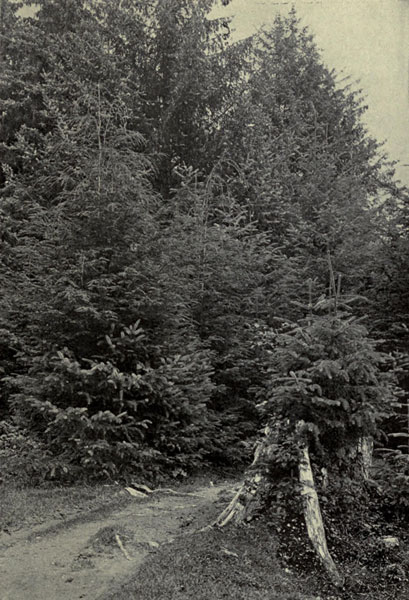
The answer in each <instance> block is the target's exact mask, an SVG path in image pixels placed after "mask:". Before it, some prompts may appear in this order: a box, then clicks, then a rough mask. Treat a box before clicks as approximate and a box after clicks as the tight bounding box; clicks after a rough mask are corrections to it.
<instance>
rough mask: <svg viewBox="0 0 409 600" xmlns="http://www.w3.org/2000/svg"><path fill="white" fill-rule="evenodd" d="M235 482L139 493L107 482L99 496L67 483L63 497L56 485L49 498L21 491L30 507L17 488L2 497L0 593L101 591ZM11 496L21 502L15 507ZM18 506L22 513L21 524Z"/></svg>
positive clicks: (40, 598)
mask: <svg viewBox="0 0 409 600" xmlns="http://www.w3.org/2000/svg"><path fill="white" fill-rule="evenodd" d="M232 487H233V484H232V482H224V483H218V484H215V485H207V486H206V487H198V488H195V489H194V491H191V492H188V491H185V490H183V489H176V490H175V493H165V492H158V493H155V494H153V495H149V496H147V497H145V498H142V497H133V496H131V495H130V494H129V492H128V491H126V489H124V488H122V490H118V489H117V488H116V489H115V488H113V487H112V486H109V487H107V488H106V489H100V490H99V491H100V492H101V495H102V500H101V499H98V498H97V494H96V493H95V492H94V494H93V495H92V497H91V496H89V494H88V495H87V494H86V493H85V494H83V495H82V496H81V495H80V493H79V492H78V490H76V489H74V490H73V491H70V490H69V489H68V490H66V500H65V501H64V499H63V498H61V494H60V497H59V498H56V494H55V493H53V491H52V490H51V491H50V492H49V493H48V494H49V497H51V500H50V502H48V499H47V496H46V495H45V497H44V494H40V496H39V494H38V492H37V493H35V492H33V498H32V502H30V498H27V492H22V495H23V497H24V495H26V498H25V502H26V506H24V501H23V500H22V499H19V498H18V496H19V494H18V491H17V490H15V491H14V494H13V496H12V497H11V498H10V497H9V498H8V499H6V498H5V497H2V498H1V501H2V507H3V510H2V513H3V514H1V513H0V517H2V519H1V521H0V525H2V527H0V530H1V529H3V531H2V532H1V533H0V582H1V587H0V600H23V599H24V600H25V599H26V598H30V600H76V599H80V598H83V599H86V600H94V599H96V598H99V597H100V596H101V595H102V594H103V593H104V592H105V591H106V590H107V588H108V587H109V586H110V585H111V584H112V583H113V581H115V582H118V580H122V579H124V578H125V579H126V578H127V577H129V576H130V575H131V574H134V572H135V569H136V568H137V567H138V565H140V564H141V563H142V561H143V560H144V559H145V558H146V557H147V556H148V555H149V554H150V553H154V552H156V551H157V550H158V549H159V548H160V547H161V546H163V545H166V544H170V543H171V542H173V540H174V538H175V537H177V536H180V535H184V533H185V532H186V531H188V530H189V525H191V523H192V522H193V521H194V520H195V522H197V520H198V519H199V518H203V517H204V515H205V514H206V510H207V509H208V508H209V506H210V505H212V504H213V503H214V502H215V501H217V499H218V497H219V495H220V494H221V493H222V494H223V493H227V494H229V493H230V490H231V489H232ZM187 489H189V488H187ZM60 491H61V490H60ZM43 492H44V490H43ZM46 493H47V492H46V491H45V494H46ZM110 495H111V501H109V498H110ZM52 496H54V498H52ZM73 498H74V499H75V501H73ZM13 499H14V502H15V503H16V504H18V503H19V502H20V506H19V507H18V509H16V507H13V506H12V505H13ZM84 502H85V504H86V506H87V508H88V510H85V511H84V506H83V505H84ZM101 502H102V503H101ZM6 503H7V504H8V506H6ZM51 505H52V506H53V509H52V512H50V506H51ZM33 507H34V508H35V507H36V510H34V511H33ZM90 507H92V508H91V510H90ZM24 509H26V510H24ZM18 512H20V513H21V514H22V516H23V517H24V521H23V523H21V522H20V528H18V526H19V525H18V522H17V513H18ZM33 512H34V514H33ZM47 512H48V518H47ZM50 514H51V515H52V518H50ZM36 521H37V522H38V521H42V522H41V524H40V525H38V524H37V525H36V524H35V523H36ZM204 524H205V523H204ZM21 525H23V526H21Z"/></svg>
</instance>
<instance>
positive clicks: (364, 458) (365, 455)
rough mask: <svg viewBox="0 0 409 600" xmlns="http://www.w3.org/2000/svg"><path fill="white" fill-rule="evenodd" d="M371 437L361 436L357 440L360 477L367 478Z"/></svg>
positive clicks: (371, 450)
mask: <svg viewBox="0 0 409 600" xmlns="http://www.w3.org/2000/svg"><path fill="white" fill-rule="evenodd" d="M372 454H373V439H372V437H370V436H366V437H361V438H360V439H359V442H358V461H359V466H360V471H361V475H362V477H363V478H364V479H365V480H367V479H369V475H370V471H371V467H372Z"/></svg>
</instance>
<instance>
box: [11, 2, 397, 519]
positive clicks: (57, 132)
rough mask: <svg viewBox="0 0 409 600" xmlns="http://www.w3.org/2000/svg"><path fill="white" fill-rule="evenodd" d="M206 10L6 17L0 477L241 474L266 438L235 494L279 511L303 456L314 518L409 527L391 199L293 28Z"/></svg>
mask: <svg viewBox="0 0 409 600" xmlns="http://www.w3.org/2000/svg"><path fill="white" fill-rule="evenodd" d="M32 4H35V5H36V8H37V10H36V12H35V13H34V15H33V16H32V17H25V18H23V17H22V16H21V12H20V11H21V8H22V7H24V6H25V7H27V6H31V5H32ZM213 5H214V2H213V0H178V1H177V2H175V1H174V0H138V1H133V0H122V1H120V2H113V1H112V0H58V1H57V0H37V1H36V2H35V3H33V2H31V1H29V0H25V1H23V2H18V3H15V2H10V1H7V0H3V1H2V2H1V3H0V6H1V15H0V19H1V20H0V36H1V37H0V66H1V73H0V82H1V85H0V119H1V128H0V194H1V195H0V245H1V255H0V276H1V296H0V333H1V337H0V377H1V390H0V419H1V421H0V452H1V453H2V455H4V456H7V457H8V458H7V461H4V465H3V466H0V469H1V470H2V472H1V475H2V477H3V478H4V479H5V480H7V479H8V478H13V477H20V478H23V479H24V478H25V480H29V481H30V482H31V483H33V482H36V483H42V482H44V481H50V480H54V481H59V482H64V483H70V482H72V481H78V480H84V481H94V480H101V479H109V478H114V479H123V480H126V479H127V477H130V476H133V475H135V474H138V475H139V476H140V477H143V478H145V479H146V480H148V481H149V480H158V479H160V478H161V477H164V476H168V477H169V476H171V477H175V478H183V477H186V476H187V475H190V474H192V473H195V472H198V471H203V470H205V469H210V468H211V469H221V468H223V469H227V468H229V469H241V470H244V469H245V467H246V466H247V465H248V464H249V463H250V462H251V460H252V455H253V451H254V446H255V443H256V442H257V440H260V439H261V440H262V441H261V446H260V442H259V446H258V447H259V449H260V447H261V450H262V451H261V452H259V454H258V462H257V461H255V464H256V467H257V468H256V471H257V473H256V476H255V475H254V468H253V470H250V475H249V479H248V481H247V490H245V492H243V495H242V496H243V497H246V494H247V495H248V494H250V495H251V496H252V497H253V498H254V497H255V494H253V492H254V491H255V490H253V489H252V490H251V491H250V492H249V488H251V486H253V484H254V480H255V479H254V478H255V477H256V478H258V479H257V486H258V487H260V481H261V482H262V483H263V493H264V496H266V495H267V496H268V503H270V504H271V503H274V504H275V506H281V507H283V506H284V507H285V506H287V507H288V494H289V493H290V492H289V490H291V489H293V488H292V487H291V486H292V485H293V484H294V479H296V478H295V476H294V469H295V467H296V465H297V460H298V458H297V457H299V452H300V449H301V451H304V450H305V449H306V448H308V451H309V455H310V458H311V462H312V465H313V470H314V472H315V473H316V474H318V475H319V474H320V473H322V469H324V470H328V472H329V474H330V476H329V480H328V481H329V482H327V481H326V476H325V477H324V476H320V477H317V486H318V485H321V486H324V487H325V486H326V485H329V486H332V489H331V492H330V493H326V496H327V501H326V505H325V507H324V509H323V510H324V512H325V514H326V515H327V516H328V515H333V514H334V513H335V511H336V506H335V500H334V499H335V498H338V499H339V498H340V497H341V498H342V499H343V502H344V503H345V505H347V504H348V502H349V505H348V506H347V507H346V508H348V510H349V509H351V511H352V512H353V513H354V514H355V518H356V507H355V505H354V502H357V498H359V499H360V502H361V506H362V505H363V504H364V500H363V498H364V497H365V498H366V500H365V502H367V505H368V506H369V505H370V506H372V505H371V504H370V503H371V502H373V498H374V496H376V497H377V498H378V501H379V502H378V505H380V510H381V511H383V514H385V513H386V512H387V513H388V515H389V517H390V518H392V517H391V515H390V513H393V516H394V518H395V517H396V518H407V516H408V514H409V474H408V463H407V449H408V439H409V430H408V418H407V405H406V392H405V389H407V388H408V385H409V384H408V381H409V373H408V370H407V369H408V367H409V360H408V358H409V357H408V353H407V348H408V344H409V329H408V328H409V275H408V264H409V229H408V223H409V221H408V218H409V215H408V209H409V202H408V194H407V190H406V189H405V187H404V186H403V185H401V184H400V183H399V181H397V180H396V179H395V177H394V165H393V163H392V162H391V161H389V159H388V157H387V156H385V155H384V154H383V151H382V146H381V145H380V144H378V143H377V142H376V141H375V140H374V139H372V138H371V137H370V135H369V134H368V132H367V131H366V129H365V126H364V125H363V122H362V119H361V117H362V115H363V113H364V112H365V105H364V101H363V99H362V97H361V95H360V92H359V91H356V90H355V88H354V86H353V85H351V83H350V82H349V81H348V80H345V79H344V80H343V81H341V80H340V79H339V78H338V77H337V74H336V73H334V72H331V71H330V70H328V68H327V67H326V66H325V65H324V63H323V62H322V60H321V57H320V54H319V52H318V50H317V48H316V46H315V44H314V40H313V37H312V35H311V33H310V32H309V31H308V30H307V29H305V28H303V26H302V25H301V24H300V22H299V21H298V19H297V16H296V14H295V13H294V12H292V13H291V14H290V16H289V17H288V18H281V17H280V18H277V19H276V21H275V24H274V26H273V27H272V28H271V29H269V30H268V29H267V30H264V31H262V32H260V33H259V34H257V35H255V36H253V37H251V38H248V39H245V40H242V41H239V42H234V40H232V37H231V32H230V24H229V22H228V21H226V20H225V19H212V18H211V17H210V13H211V9H212V6H213ZM263 431H265V434H264V438H262V432H263ZM368 440H369V441H368ZM364 441H365V443H367V445H368V446H370V447H371V454H372V445H374V459H373V460H374V464H375V465H376V477H375V476H373V477H372V476H371V478H369V479H368V477H364V476H363V475H362V473H358V471H360V469H359V468H357V464H358V463H359V462H360V461H359V460H358V459H357V457H358V455H359V452H360V451H359V448H362V444H363V442H364ZM260 456H261V457H262V458H261V459H260ZM253 467H254V465H253ZM364 467H365V465H364ZM364 467H363V471H365V468H366V467H365V468H364ZM363 479H368V481H369V483H365V484H364V482H363ZM375 479H376V481H375ZM249 482H250V483H249ZM272 482H273V483H274V485H273V486H272V487H273V489H274V492H273V493H271V492H270V493H269V494H266V493H265V490H266V488H267V487H268V486H269V485H270V486H271V485H272ZM341 488H342V489H341ZM346 489H348V490H349V491H348V493H346V492H345V490H346ZM256 495H257V497H258V496H259V494H256ZM261 495H263V494H261ZM368 498H369V499H368ZM354 499H355V500H354ZM265 502H266V499H265V498H264V497H263V503H265ZM258 503H259V502H258ZM236 507H237V504H236V506H235V507H234V506H233V507H232V510H233V511H235V510H236ZM291 510H295V507H294V506H292V508H291ZM371 510H372V509H371ZM287 512H288V511H287ZM246 518H247V516H246Z"/></svg>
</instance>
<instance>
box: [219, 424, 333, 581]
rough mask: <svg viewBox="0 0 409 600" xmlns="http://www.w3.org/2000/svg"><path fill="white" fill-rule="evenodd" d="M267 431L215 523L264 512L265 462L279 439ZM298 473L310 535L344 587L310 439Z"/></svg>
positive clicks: (328, 569) (330, 571)
mask: <svg viewBox="0 0 409 600" xmlns="http://www.w3.org/2000/svg"><path fill="white" fill-rule="evenodd" d="M301 427H302V422H300V423H298V425H297V429H298V430H300V429H301ZM264 433H265V435H264V436H263V439H262V440H261V441H260V442H259V443H258V445H257V448H256V451H255V455H254V460H253V463H252V465H251V468H250V469H249V471H248V474H247V476H246V478H245V480H244V483H243V484H242V486H241V487H240V489H239V491H238V492H237V494H236V495H235V496H234V498H233V499H232V501H231V502H230V504H229V505H228V506H227V508H226V509H225V510H224V511H223V512H222V513H221V515H219V517H218V518H217V519H216V521H215V522H214V523H213V525H216V526H219V527H224V526H225V525H227V523H230V522H233V523H243V522H246V521H250V520H251V519H252V518H253V517H254V516H255V515H256V514H259V513H261V512H262V511H263V508H264V506H265V499H266V496H267V495H268V492H269V489H270V486H271V485H272V484H271V482H270V481H269V479H268V477H267V475H266V472H265V469H264V467H263V465H265V463H268V458H269V454H270V449H271V447H272V445H273V444H274V443H276V442H277V439H276V436H275V435H274V432H273V430H272V429H271V428H270V427H266V429H265V432H264ZM298 473H299V482H300V487H301V496H302V499H303V509H304V519H305V524H306V526H307V533H308V537H309V539H310V541H311V544H312V546H313V548H314V550H315V552H316V553H317V556H318V558H319V560H320V562H321V564H322V566H323V567H324V569H325V571H326V572H327V574H328V576H329V577H330V579H331V582H332V583H333V584H334V585H336V586H342V585H343V578H342V577H341V575H340V574H339V572H338V569H337V567H336V566H335V563H334V561H333V559H332V557H331V555H330V553H329V550H328V546H327V540H326V536H325V530H324V524H323V521H322V515H321V509H320V505H319V500H318V494H317V491H316V488H315V483H314V476H313V473H312V469H311V462H310V455H309V450H308V444H307V442H302V443H301V444H300V459H299V464H298Z"/></svg>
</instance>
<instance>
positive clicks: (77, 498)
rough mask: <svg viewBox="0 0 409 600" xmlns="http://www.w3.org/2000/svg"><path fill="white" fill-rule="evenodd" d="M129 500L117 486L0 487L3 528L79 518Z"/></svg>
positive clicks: (0, 516) (1, 524)
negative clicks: (86, 513) (87, 513)
mask: <svg viewBox="0 0 409 600" xmlns="http://www.w3.org/2000/svg"><path fill="white" fill-rule="evenodd" d="M125 499H126V500H127V498H126V496H125V493H124V492H123V488H122V487H120V486H117V485H109V486H106V485H98V486H92V487H91V486H89V487H88V486H83V485H82V486H74V487H55V486H50V487H48V486H47V487H36V488H31V487H24V486H18V485H13V484H4V485H2V486H0V531H1V530H7V529H10V530H16V529H21V528H22V527H30V526H34V525H40V524H43V523H45V522H49V521H52V520H61V519H71V518H75V517H76V516H77V515H78V514H80V513H84V512H90V511H98V510H100V509H103V508H104V507H106V506H107V505H109V504H112V503H114V504H119V503H121V502H122V501H123V500H125Z"/></svg>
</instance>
